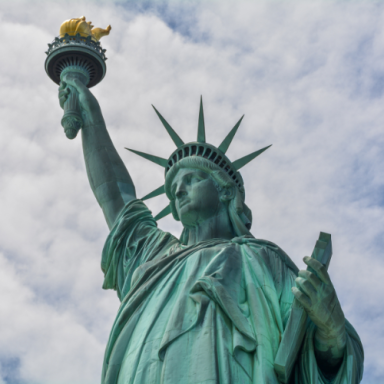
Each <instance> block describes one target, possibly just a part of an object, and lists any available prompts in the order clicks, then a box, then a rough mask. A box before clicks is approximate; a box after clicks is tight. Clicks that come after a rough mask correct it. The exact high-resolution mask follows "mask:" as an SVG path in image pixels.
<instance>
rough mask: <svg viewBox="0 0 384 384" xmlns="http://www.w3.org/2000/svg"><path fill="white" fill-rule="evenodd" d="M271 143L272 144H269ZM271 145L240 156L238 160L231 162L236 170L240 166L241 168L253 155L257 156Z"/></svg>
mask: <svg viewBox="0 0 384 384" xmlns="http://www.w3.org/2000/svg"><path fill="white" fill-rule="evenodd" d="M271 145H272V144H271ZM271 145H268V147H265V148H262V149H259V150H258V151H255V152H253V153H251V154H249V155H247V156H244V157H242V158H241V159H239V160H236V161H234V162H233V163H232V165H233V166H234V168H235V169H236V171H238V170H239V169H240V168H243V167H244V165H246V164H248V163H249V162H250V161H252V160H253V159H254V158H255V157H257V156H259V155H260V154H261V153H263V152H264V151H266V150H267V149H268V148H269V147H270V146H271Z"/></svg>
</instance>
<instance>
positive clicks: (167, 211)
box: [155, 205, 171, 221]
mask: <svg viewBox="0 0 384 384" xmlns="http://www.w3.org/2000/svg"><path fill="white" fill-rule="evenodd" d="M170 213H171V206H170V205H167V206H166V207H165V208H164V209H163V210H162V211H161V212H159V213H158V214H157V215H156V216H155V220H156V221H159V220H160V219H162V218H163V217H165V216H168V215H169V214H170Z"/></svg>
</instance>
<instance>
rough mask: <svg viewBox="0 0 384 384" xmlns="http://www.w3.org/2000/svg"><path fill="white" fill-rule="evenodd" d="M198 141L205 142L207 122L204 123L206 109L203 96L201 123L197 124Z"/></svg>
mask: <svg viewBox="0 0 384 384" xmlns="http://www.w3.org/2000/svg"><path fill="white" fill-rule="evenodd" d="M197 141H198V142H199V143H205V123H204V109H203V97H202V96H201V97H200V111H199V124H198V126H197Z"/></svg>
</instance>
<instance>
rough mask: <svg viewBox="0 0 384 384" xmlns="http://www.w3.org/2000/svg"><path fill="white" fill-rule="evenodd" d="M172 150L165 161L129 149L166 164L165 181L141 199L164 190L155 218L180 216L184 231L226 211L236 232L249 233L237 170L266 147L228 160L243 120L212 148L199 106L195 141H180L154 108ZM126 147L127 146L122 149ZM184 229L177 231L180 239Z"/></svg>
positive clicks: (247, 211)
mask: <svg viewBox="0 0 384 384" xmlns="http://www.w3.org/2000/svg"><path fill="white" fill-rule="evenodd" d="M155 111H156V113H157V114H158V116H159V118H160V120H161V121H162V123H163V125H164V127H165V128H166V130H167V131H168V133H169V135H170V136H171V138H172V140H173V141H174V143H175V144H176V146H177V149H176V150H175V151H174V152H173V153H172V154H171V156H170V157H169V158H168V160H166V159H162V158H159V157H157V156H153V155H148V154H145V153H143V152H138V151H134V150H131V149H130V151H132V152H134V153H136V154H138V155H140V156H142V157H144V158H146V159H148V160H151V161H153V162H155V163H157V164H159V165H161V166H163V167H164V168H165V184H164V186H162V187H160V188H158V189H156V190H155V191H154V192H152V193H150V194H148V195H147V196H145V197H143V198H142V200H146V199H149V198H151V197H155V196H158V195H160V194H162V193H164V192H165V193H166V194H167V197H168V198H169V200H170V204H169V206H168V207H166V208H165V209H164V210H163V211H162V212H160V213H159V214H158V215H157V216H156V217H155V219H156V220H159V219H161V218H162V217H164V216H166V215H167V214H169V213H172V214H173V217H174V218H175V219H176V220H180V221H181V222H182V224H183V226H184V229H185V230H188V228H190V227H193V226H196V225H199V223H200V222H202V221H204V220H207V219H209V218H211V217H212V216H215V215H219V214H222V213H223V212H224V211H225V212H227V213H228V216H229V219H230V222H231V224H232V228H233V232H234V234H235V235H236V236H242V235H250V233H249V229H250V228H251V225H252V213H251V210H250V209H249V208H248V207H247V206H246V204H245V190H244V182H243V178H242V177H241V174H240V172H239V169H240V168H242V167H243V166H244V165H246V164H247V163H249V162H250V161H251V160H253V159H254V158H255V157H256V156H258V155H259V154H261V153H262V152H264V151H265V150H266V149H267V148H269V146H268V147H265V148H262V149H260V150H258V151H255V152H253V153H251V154H249V155H247V156H244V157H242V158H241V159H239V160H236V161H234V162H231V161H230V160H229V159H228V158H227V156H226V155H225V153H226V151H227V149H228V147H229V145H230V143H231V141H232V139H233V137H234V135H235V133H236V131H237V129H238V127H239V125H240V123H241V120H242V118H241V119H240V120H239V121H238V123H237V124H236V125H235V126H234V128H233V129H232V130H231V131H230V133H229V134H228V135H227V137H226V138H225V139H224V140H223V142H222V143H221V144H220V145H219V147H215V146H213V145H211V144H208V143H206V141H205V125H204V115H203V105H202V102H201V103H200V115H199V125H198V135H197V141H196V142H192V143H187V144H184V142H183V141H182V140H181V139H180V137H179V136H178V135H177V134H176V132H175V131H174V130H173V129H172V127H171V126H170V125H169V124H168V123H167V122H166V121H165V119H164V118H163V117H162V116H161V115H160V113H159V112H158V111H157V110H156V109H155ZM127 149H128V148H127ZM185 230H184V232H183V235H182V239H181V241H182V242H183V237H185V236H184V234H185Z"/></svg>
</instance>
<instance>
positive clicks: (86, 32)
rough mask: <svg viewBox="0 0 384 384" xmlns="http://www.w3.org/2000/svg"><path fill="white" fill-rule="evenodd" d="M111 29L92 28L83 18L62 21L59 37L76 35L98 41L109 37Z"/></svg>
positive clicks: (90, 23)
mask: <svg viewBox="0 0 384 384" xmlns="http://www.w3.org/2000/svg"><path fill="white" fill-rule="evenodd" d="M111 29H112V27H111V26H110V25H108V27H107V28H105V29H103V28H93V25H92V22H91V21H86V20H85V16H81V17H78V18H76V19H69V20H66V21H64V23H63V24H61V27H60V37H64V35H65V34H66V33H68V35H69V36H75V35H76V34H77V33H78V34H80V36H82V37H88V36H92V39H93V40H95V41H99V40H100V39H101V38H102V37H103V36H106V35H109V32H110V30H111Z"/></svg>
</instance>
